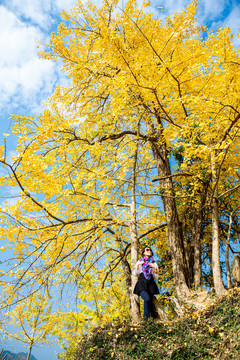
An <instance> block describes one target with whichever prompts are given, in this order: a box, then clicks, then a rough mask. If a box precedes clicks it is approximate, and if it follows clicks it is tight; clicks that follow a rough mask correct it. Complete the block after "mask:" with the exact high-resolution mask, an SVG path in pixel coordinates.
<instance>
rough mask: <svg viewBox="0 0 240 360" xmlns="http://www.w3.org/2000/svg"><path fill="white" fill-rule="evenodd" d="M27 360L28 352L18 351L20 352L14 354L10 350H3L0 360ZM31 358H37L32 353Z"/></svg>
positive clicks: (0, 353)
mask: <svg viewBox="0 0 240 360" xmlns="http://www.w3.org/2000/svg"><path fill="white" fill-rule="evenodd" d="M2 359H3V360H26V359H27V354H26V353H23V352H21V353H18V354H14V353H12V352H11V351H8V350H3V351H2V352H0V360H2ZM30 360H37V359H36V358H35V356H33V355H31V356H30Z"/></svg>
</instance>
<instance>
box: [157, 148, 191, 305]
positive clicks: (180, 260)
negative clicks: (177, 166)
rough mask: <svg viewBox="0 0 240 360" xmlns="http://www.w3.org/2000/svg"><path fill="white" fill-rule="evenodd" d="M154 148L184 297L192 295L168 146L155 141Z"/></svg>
mask: <svg viewBox="0 0 240 360" xmlns="http://www.w3.org/2000/svg"><path fill="white" fill-rule="evenodd" d="M152 150H153V154H154V158H155V160H156V166H157V170H158V174H159V177H160V178H161V179H162V180H160V190H161V194H162V201H163V206H164V211H165V216H166V222H167V227H168V237H169V243H170V251H171V256H172V266H173V275H174V279H175V286H176V291H177V295H178V297H179V298H180V299H184V298H185V297H187V296H189V295H190V290H189V287H188V272H187V265H186V258H185V253H184V246H183V235H182V227H181V223H180V221H179V218H178V213H177V208H176V202H175V196H174V189H173V182H172V177H171V170H170V164H169V158H168V153H167V148H166V145H165V144H162V145H161V146H158V144H157V143H154V142H153V143H152Z"/></svg>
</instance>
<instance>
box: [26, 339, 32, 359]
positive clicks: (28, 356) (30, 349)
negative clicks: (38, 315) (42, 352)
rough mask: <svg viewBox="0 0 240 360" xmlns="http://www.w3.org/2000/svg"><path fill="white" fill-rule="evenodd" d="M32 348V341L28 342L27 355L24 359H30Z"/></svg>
mask: <svg viewBox="0 0 240 360" xmlns="http://www.w3.org/2000/svg"><path fill="white" fill-rule="evenodd" d="M32 347H33V340H31V341H30V344H29V350H28V355H27V359H26V360H29V359H30V356H31V353H32Z"/></svg>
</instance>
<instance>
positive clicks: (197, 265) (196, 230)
mask: <svg viewBox="0 0 240 360" xmlns="http://www.w3.org/2000/svg"><path fill="white" fill-rule="evenodd" d="M209 182H210V176H208V177H207V179H206V180H205V181H204V183H203V189H202V193H201V199H200V204H199V208H198V210H197V212H195V216H194V217H193V230H192V237H193V246H194V287H195V289H197V288H198V287H199V286H200V285H201V278H202V259H201V256H202V252H201V229H202V221H203V208H204V205H205V203H206V199H207V190H208V186H209Z"/></svg>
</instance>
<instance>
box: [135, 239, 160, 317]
mask: <svg viewBox="0 0 240 360" xmlns="http://www.w3.org/2000/svg"><path fill="white" fill-rule="evenodd" d="M133 274H134V275H135V276H138V275H139V274H140V276H139V278H138V281H137V283H136V285H135V288H134V290H133V293H134V294H136V295H140V296H141V298H142V299H143V300H144V314H143V320H147V319H149V318H150V316H151V315H153V309H152V298H153V295H154V294H159V290H158V287H157V285H156V283H155V281H154V279H155V280H157V279H158V265H157V263H156V262H155V260H154V258H153V252H152V249H151V248H150V247H149V246H147V247H145V248H144V249H143V250H142V251H141V258H140V259H139V260H138V262H137V263H136V266H135V270H134V273H133Z"/></svg>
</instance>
